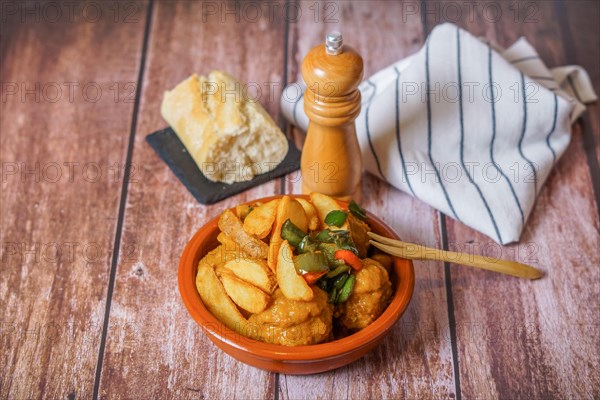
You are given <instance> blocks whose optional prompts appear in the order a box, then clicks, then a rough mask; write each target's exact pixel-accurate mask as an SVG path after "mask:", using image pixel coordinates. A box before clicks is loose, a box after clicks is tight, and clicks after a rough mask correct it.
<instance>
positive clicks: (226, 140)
mask: <svg viewBox="0 0 600 400" xmlns="http://www.w3.org/2000/svg"><path fill="white" fill-rule="evenodd" d="M242 89H243V87H242V85H241V84H240V83H239V82H238V81H237V80H236V79H234V78H233V77H231V76H230V75H228V74H226V73H225V72H222V71H212V72H211V73H210V74H209V75H208V77H204V76H198V75H196V74H194V75H192V76H190V77H189V78H188V79H186V80H184V81H183V82H181V83H179V84H178V85H177V86H176V87H175V88H174V89H173V90H171V91H167V92H165V95H164V98H163V102H162V106H161V114H162V116H163V118H164V119H165V120H166V121H167V122H168V123H169V125H171V127H172V128H173V130H174V131H175V132H176V133H177V136H178V137H179V139H180V140H181V141H182V142H183V144H184V145H185V148H186V149H187V151H188V152H189V153H190V155H191V156H192V158H193V159H194V161H195V162H196V164H197V165H198V167H199V168H200V170H201V171H202V173H203V174H204V175H205V176H206V177H207V178H208V179H210V180H211V181H214V182H226V183H233V182H241V181H247V180H250V179H252V178H253V177H254V176H256V175H259V174H263V173H266V172H269V171H272V170H273V169H275V167H276V166H277V165H279V164H280V163H281V161H282V160H283V158H284V157H285V155H286V154H287V151H288V142H287V140H286V138H285V135H284V134H283V132H281V130H280V129H279V127H277V125H276V124H275V122H273V120H272V119H271V117H270V116H269V114H267V112H266V111H265V110H264V109H263V108H262V106H261V105H260V104H259V103H258V102H255V101H251V100H248V99H247V98H244V96H243V93H244V91H243V90H242Z"/></svg>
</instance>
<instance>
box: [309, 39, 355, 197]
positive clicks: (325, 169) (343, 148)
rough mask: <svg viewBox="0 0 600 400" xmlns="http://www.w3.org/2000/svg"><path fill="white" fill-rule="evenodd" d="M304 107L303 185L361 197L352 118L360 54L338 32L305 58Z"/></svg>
mask: <svg viewBox="0 0 600 400" xmlns="http://www.w3.org/2000/svg"><path fill="white" fill-rule="evenodd" d="M302 76H303V78H304V81H305V82H306V86H307V88H306V92H305V95H304V111H305V112H306V115H307V116H308V118H309V120H310V123H309V124H308V130H307V133H306V141H305V143H304V147H303V149H302V160H301V170H302V191H303V192H304V193H310V192H320V193H324V194H327V195H330V196H333V197H336V198H338V199H341V200H346V201H348V200H350V199H351V198H354V199H355V200H356V201H359V200H360V179H361V175H362V159H361V154H360V147H359V145H358V139H357V138H356V128H355V126H354V120H355V119H356V117H357V116H358V114H359V113H360V91H359V90H358V89H357V88H358V85H359V83H360V82H361V81H362V77H363V60H362V57H361V56H360V55H359V54H358V53H357V52H356V51H355V50H354V49H352V48H351V47H349V46H347V45H344V44H343V41H342V35H341V34H340V33H339V32H331V33H329V34H328V35H327V37H326V39H325V44H321V45H318V46H316V47H314V48H313V49H312V50H311V51H310V52H309V53H308V54H307V55H306V57H305V58H304V61H303V63H302Z"/></svg>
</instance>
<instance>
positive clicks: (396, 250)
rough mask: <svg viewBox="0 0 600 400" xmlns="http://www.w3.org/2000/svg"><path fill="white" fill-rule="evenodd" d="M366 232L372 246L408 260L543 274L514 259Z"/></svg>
mask: <svg viewBox="0 0 600 400" xmlns="http://www.w3.org/2000/svg"><path fill="white" fill-rule="evenodd" d="M368 234H369V236H370V237H371V238H372V239H375V240H370V243H371V244H372V245H373V246H375V247H377V248H378V249H380V250H382V251H385V252H386V253H388V254H391V255H393V256H397V257H400V258H406V259H409V260H432V261H446V262H450V263H454V264H462V265H468V266H469V267H475V268H481V269H487V270H488V271H494V272H499V273H501V274H506V275H512V276H516V277H519V278H525V279H539V278H541V277H542V276H543V273H542V271H540V270H538V269H536V268H533V267H532V266H529V265H526V264H521V263H518V262H516V261H508V260H499V259H494V258H490V257H483V256H478V255H474V254H469V253H457V252H454V251H446V250H439V249H432V248H430V247H425V246H420V245H417V244H413V243H405V242H401V241H399V240H394V239H390V238H386V237H385V236H381V235H377V234H375V233H373V232H369V233H368Z"/></svg>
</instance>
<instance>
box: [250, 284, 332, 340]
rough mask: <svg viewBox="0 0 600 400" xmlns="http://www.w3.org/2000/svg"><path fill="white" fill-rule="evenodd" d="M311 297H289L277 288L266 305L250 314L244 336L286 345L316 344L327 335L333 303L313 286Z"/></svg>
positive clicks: (326, 338)
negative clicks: (259, 310)
mask: <svg viewBox="0 0 600 400" xmlns="http://www.w3.org/2000/svg"><path fill="white" fill-rule="evenodd" d="M312 289H313V291H314V297H313V299H312V300H311V301H298V300H290V299H288V298H286V297H285V296H284V295H283V292H282V291H281V289H277V290H276V291H275V293H273V296H272V297H271V300H270V302H269V305H268V306H267V308H266V309H265V310H264V311H263V312H261V313H258V314H254V315H252V316H251V317H250V318H249V319H248V322H249V324H248V325H247V331H248V332H247V336H249V337H252V338H254V339H258V340H261V341H263V342H267V343H274V344H281V345H285V346H301V345H309V344H317V343H321V342H324V341H325V340H328V339H330V337H331V330H332V325H333V323H332V318H333V317H332V314H333V307H332V306H331V305H330V304H329V303H328V302H327V293H326V292H324V291H323V290H321V289H319V288H317V287H313V288H312Z"/></svg>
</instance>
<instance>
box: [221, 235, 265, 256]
mask: <svg viewBox="0 0 600 400" xmlns="http://www.w3.org/2000/svg"><path fill="white" fill-rule="evenodd" d="M217 240H218V241H219V243H221V245H222V246H223V249H222V253H223V262H226V261H229V260H240V259H242V258H254V257H256V256H257V255H256V254H253V253H257V251H256V248H253V247H252V246H247V248H246V249H244V248H242V247H241V246H240V245H239V244H237V243H236V242H235V241H234V240H233V239H232V238H231V236H229V235H227V234H225V233H223V232H221V233H219V235H218V236H217Z"/></svg>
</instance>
